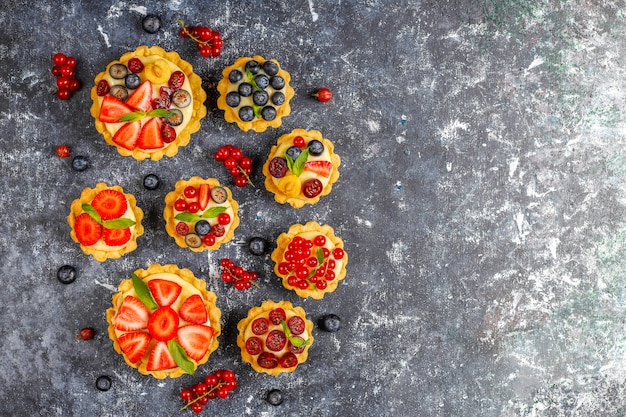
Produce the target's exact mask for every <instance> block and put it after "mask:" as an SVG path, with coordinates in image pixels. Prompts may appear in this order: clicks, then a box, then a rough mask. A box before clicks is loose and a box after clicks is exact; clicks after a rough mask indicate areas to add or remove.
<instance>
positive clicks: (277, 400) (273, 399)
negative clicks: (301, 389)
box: [267, 389, 284, 405]
mask: <svg viewBox="0 0 626 417" xmlns="http://www.w3.org/2000/svg"><path fill="white" fill-rule="evenodd" d="M283 400H284V397H283V392H282V391H281V390H279V389H273V390H271V391H270V392H268V393H267V402H268V403H270V404H271V405H281V404H282V403H283Z"/></svg>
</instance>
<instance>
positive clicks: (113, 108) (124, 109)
mask: <svg viewBox="0 0 626 417" xmlns="http://www.w3.org/2000/svg"><path fill="white" fill-rule="evenodd" d="M132 111H133V109H132V108H131V107H129V106H127V105H126V104H125V103H124V102H123V101H122V100H120V99H118V98H115V97H113V96H110V95H107V96H104V98H103V99H102V105H101V106H100V115H99V116H98V120H100V121H101V122H104V123H118V122H119V121H120V117H122V116H123V115H125V114H128V113H131V112H132Z"/></svg>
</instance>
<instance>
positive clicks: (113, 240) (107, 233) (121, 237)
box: [102, 227, 131, 246]
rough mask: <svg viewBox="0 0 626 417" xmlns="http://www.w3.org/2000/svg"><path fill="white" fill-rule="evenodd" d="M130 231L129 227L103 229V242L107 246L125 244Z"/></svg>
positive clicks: (128, 238)
mask: <svg viewBox="0 0 626 417" xmlns="http://www.w3.org/2000/svg"><path fill="white" fill-rule="evenodd" d="M130 237H131V233H130V228H129V227H127V228H126V229H107V228H105V229H104V234H103V236H102V238H103V239H104V243H106V244H107V245H109V246H122V245H125V244H126V242H128V241H129V240H130Z"/></svg>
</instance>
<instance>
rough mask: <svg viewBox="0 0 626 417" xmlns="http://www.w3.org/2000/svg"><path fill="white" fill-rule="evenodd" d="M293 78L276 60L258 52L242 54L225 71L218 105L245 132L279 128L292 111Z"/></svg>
mask: <svg viewBox="0 0 626 417" xmlns="http://www.w3.org/2000/svg"><path fill="white" fill-rule="evenodd" d="M290 81H291V76H290V75H289V73H288V72H287V71H285V70H283V69H282V68H281V67H280V64H279V63H278V62H277V61H276V60H273V59H272V60H267V59H265V58H263V57H262V56H259V55H255V56H254V57H241V58H239V59H237V60H236V61H235V63H234V64H232V65H230V66H228V67H226V68H224V70H223V71H222V79H221V80H220V81H219V83H218V84H217V91H218V92H219V94H220V96H219V97H218V99H217V107H218V108H219V109H220V110H223V111H224V119H225V120H226V121H227V122H229V123H237V126H239V128H240V129H241V130H243V131H244V132H247V131H248V130H254V131H256V132H264V131H265V130H266V129H267V128H268V127H273V128H277V127H279V126H280V125H281V124H282V118H283V117H285V116H287V115H289V113H291V107H290V105H289V101H290V100H291V99H292V98H293V96H294V91H293V88H292V87H291V86H290V85H289V82H290Z"/></svg>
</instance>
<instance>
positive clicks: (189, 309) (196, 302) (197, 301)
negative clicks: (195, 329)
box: [178, 294, 208, 324]
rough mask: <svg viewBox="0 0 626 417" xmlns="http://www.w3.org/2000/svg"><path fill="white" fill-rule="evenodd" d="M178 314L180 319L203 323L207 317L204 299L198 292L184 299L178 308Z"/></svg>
mask: <svg viewBox="0 0 626 417" xmlns="http://www.w3.org/2000/svg"><path fill="white" fill-rule="evenodd" d="M178 315H179V316H180V318H181V319H183V320H185V321H188V322H189V323H193V324H204V323H206V321H207V318H208V317H207V312H206V306H205V305H204V301H203V300H202V297H200V296H199V295H198V294H194V295H192V296H191V297H189V298H187V299H186V300H185V302H184V303H183V304H182V305H181V306H180V309H178Z"/></svg>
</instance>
